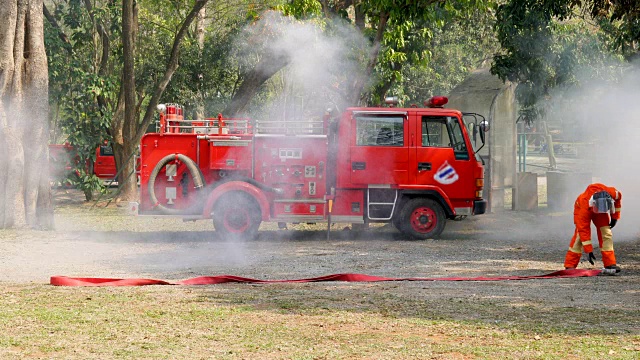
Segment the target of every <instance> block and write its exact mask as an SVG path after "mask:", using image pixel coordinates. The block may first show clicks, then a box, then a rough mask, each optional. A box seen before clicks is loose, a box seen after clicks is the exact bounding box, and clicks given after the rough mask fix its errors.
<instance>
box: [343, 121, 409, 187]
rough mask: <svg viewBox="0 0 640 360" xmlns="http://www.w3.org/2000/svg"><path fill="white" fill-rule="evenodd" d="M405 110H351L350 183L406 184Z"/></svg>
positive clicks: (407, 162) (407, 152)
mask: <svg viewBox="0 0 640 360" xmlns="http://www.w3.org/2000/svg"><path fill="white" fill-rule="evenodd" d="M407 127H408V121H407V114H406V112H369V111H362V112H354V113H353V118H352V122H351V134H355V136H352V137H351V139H350V147H351V149H350V153H351V163H350V166H351V169H350V170H351V183H352V184H362V185H372V184H373V185H391V184H407V183H408V170H409V168H408V166H409V147H408V145H407V144H408V141H407V136H408V134H407V133H408V131H407Z"/></svg>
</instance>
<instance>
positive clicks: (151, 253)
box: [0, 191, 640, 334]
mask: <svg viewBox="0 0 640 360" xmlns="http://www.w3.org/2000/svg"><path fill="white" fill-rule="evenodd" d="M55 199H56V202H57V204H58V205H57V210H56V224H57V230H56V231H49V232H43V231H9V230H1V231H0V259H1V261H0V283H5V284H7V285H8V284H17V285H20V284H46V283H48V281H49V277H50V276H53V275H66V276H77V277H147V278H154V279H163V280H181V279H186V278H191V277H196V276H204V275H221V274H230V275H237V276H245V277H252V278H258V279H298V278H307V277H316V276H322V275H328V274H334V273H364V274H369V275H377V276H388V277H442V276H460V277H476V276H503V275H540V274H545V273H548V272H551V271H556V270H559V269H562V261H563V259H564V254H565V252H566V249H567V246H568V242H569V239H570V237H571V234H572V231H573V225H572V219H571V216H570V214H546V213H544V211H539V212H514V211H505V212H501V213H497V214H487V215H482V216H477V217H473V218H470V219H466V220H463V221H455V222H454V221H450V222H448V223H447V227H446V229H445V232H444V233H443V235H442V238H441V239H437V240H426V241H411V240H406V239H405V238H403V236H402V235H401V234H399V233H397V232H396V231H395V230H394V229H392V228H390V227H388V226H376V227H374V228H371V229H368V230H366V231H361V232H355V231H350V230H345V229H344V227H345V226H346V225H347V224H336V225H335V226H334V228H333V231H332V237H331V239H330V240H327V239H326V237H325V236H326V232H325V231H324V230H323V229H322V226H316V227H312V226H311V227H310V226H306V225H295V226H290V229H289V230H277V229H275V228H274V227H273V225H272V224H267V225H263V229H262V231H261V233H260V236H259V238H258V239H256V240H254V241H246V242H241V243H232V242H229V241H225V240H224V239H219V238H217V237H216V236H215V233H214V232H213V226H212V224H211V223H210V222H208V221H198V222H195V223H194V222H190V223H183V222H182V221H180V220H177V219H173V218H147V217H128V216H125V215H123V214H122V211H121V209H118V208H117V207H115V206H113V205H110V206H109V207H106V208H105V207H100V206H98V207H95V208H91V204H86V203H83V202H82V199H81V197H80V196H79V194H78V193H76V192H74V191H58V192H57V193H56V196H55ZM636 230H637V229H636V228H634V224H633V223H632V222H631V221H629V222H627V223H625V222H624V221H621V222H620V224H619V225H618V227H617V228H616V229H615V230H614V243H615V246H616V255H617V257H618V263H619V264H620V265H621V267H622V268H623V273H622V274H621V275H620V276H615V277H611V276H599V277H593V278H576V279H550V280H528V281H495V282H393V283H377V284H371V285H366V284H349V285H345V286H352V287H353V288H354V289H355V288H358V289H361V288H363V287H365V286H374V290H375V291H381V292H385V291H393V292H394V293H395V294H398V293H401V294H404V295H405V296H407V297H408V298H409V297H410V298H411V299H425V300H429V299H431V300H432V299H438V298H442V299H443V300H446V301H451V300H455V299H465V300H464V301H467V300H469V299H471V300H473V299H479V300H483V301H495V302H497V303H499V304H509V305H510V306H511V307H513V306H529V305H531V304H536V306H540V309H545V308H549V307H554V308H557V307H567V308H584V309H589V310H597V309H599V308H601V307H607V308H608V309H610V310H615V309H618V310H620V311H622V312H625V313H626V314H632V316H629V318H627V319H626V320H625V323H613V324H606V326H611V327H612V328H616V329H622V330H623V331H626V332H632V333H635V334H638V333H640V313H639V311H638V305H637V304H638V302H639V300H640V251H639V250H640V238H639V236H638V234H637V232H636ZM596 254H597V257H598V258H599V257H600V256H599V253H598V252H597V251H596ZM580 267H581V268H598V267H601V263H596V266H591V265H590V264H589V263H587V262H586V261H583V262H582V263H581V265H580ZM218 286H226V285H218ZM322 286H328V285H318V287H317V289H322ZM332 286H336V285H335V284H334V285H332ZM298 290H299V289H298ZM541 311H543V310H541ZM479 316H481V315H479ZM603 326H605V324H603Z"/></svg>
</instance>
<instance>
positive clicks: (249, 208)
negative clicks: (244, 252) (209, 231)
mask: <svg viewBox="0 0 640 360" xmlns="http://www.w3.org/2000/svg"><path fill="white" fill-rule="evenodd" d="M261 222H262V214H261V211H260V205H258V202H257V201H256V200H255V199H254V198H253V197H252V196H251V195H249V194H247V193H244V192H242V191H232V192H229V193H227V194H224V195H222V196H221V197H220V198H219V199H218V201H216V203H215V205H214V207H213V226H214V227H215V229H216V232H217V233H218V234H219V235H220V237H221V238H222V239H225V240H227V239H229V240H238V239H242V240H252V239H255V238H256V236H257V235H258V228H259V227H260V223H261Z"/></svg>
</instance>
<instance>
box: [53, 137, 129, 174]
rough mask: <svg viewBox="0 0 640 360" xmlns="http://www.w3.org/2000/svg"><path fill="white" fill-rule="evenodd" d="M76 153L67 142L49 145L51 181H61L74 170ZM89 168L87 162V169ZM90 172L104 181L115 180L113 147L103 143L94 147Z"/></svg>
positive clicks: (76, 159)
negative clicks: (93, 157)
mask: <svg viewBox="0 0 640 360" xmlns="http://www.w3.org/2000/svg"><path fill="white" fill-rule="evenodd" d="M78 161H79V160H78V155H77V154H76V152H75V149H74V148H73V146H72V145H70V144H69V143H65V144H51V145H49V165H50V174H51V175H50V177H51V180H52V181H63V180H64V179H66V178H67V177H69V175H70V174H71V173H72V172H73V171H74V169H75V166H73V165H74V164H75V163H77V162H78ZM89 169H91V167H90V166H89V164H87V171H88V170H89ZM91 173H92V174H94V175H96V176H97V177H99V178H100V179H102V180H103V181H104V182H109V183H111V182H115V181H116V179H115V177H116V175H117V173H118V171H117V169H116V160H115V156H114V153H113V148H112V147H111V145H109V144H108V143H104V144H102V145H100V146H98V147H97V148H96V160H95V162H94V163H93V170H92V171H91Z"/></svg>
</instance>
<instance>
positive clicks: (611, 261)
mask: <svg viewBox="0 0 640 360" xmlns="http://www.w3.org/2000/svg"><path fill="white" fill-rule="evenodd" d="M600 191H606V192H607V193H609V195H611V197H612V198H613V200H614V208H615V212H614V213H613V214H611V215H609V213H604V214H597V213H594V212H593V211H592V210H591V208H590V207H589V199H590V198H591V196H593V194H595V193H597V192H600ZM621 207H622V194H621V193H620V192H619V191H618V190H616V188H614V187H609V186H606V185H603V184H597V183H596V184H591V185H589V186H587V189H586V190H585V191H584V192H583V193H582V194H580V195H579V196H578V198H577V199H576V203H575V204H574V207H573V222H574V224H575V225H576V231H575V233H574V234H573V238H571V243H570V244H569V251H567V255H566V256H565V258H564V267H565V268H576V267H577V266H578V263H579V262H580V257H581V256H582V251H583V249H584V252H585V253H587V254H588V253H590V252H593V245H592V243H591V222H592V221H593V224H594V225H595V226H596V231H597V232H598V243H599V244H600V253H601V254H602V263H603V264H604V266H605V267H607V266H612V265H616V255H615V253H614V252H613V236H612V233H611V227H610V226H609V223H610V218H609V216H611V219H615V220H619V219H620V210H621Z"/></svg>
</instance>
